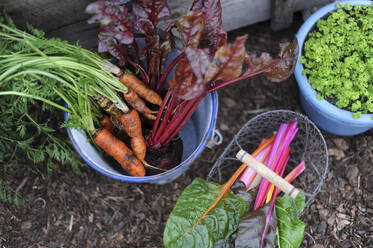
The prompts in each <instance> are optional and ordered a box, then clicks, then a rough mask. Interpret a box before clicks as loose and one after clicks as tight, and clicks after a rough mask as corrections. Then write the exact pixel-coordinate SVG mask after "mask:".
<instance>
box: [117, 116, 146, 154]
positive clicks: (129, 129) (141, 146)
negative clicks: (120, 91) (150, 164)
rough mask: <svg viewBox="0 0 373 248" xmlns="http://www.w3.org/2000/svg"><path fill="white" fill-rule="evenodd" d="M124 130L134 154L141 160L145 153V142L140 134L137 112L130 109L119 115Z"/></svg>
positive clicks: (139, 121)
mask: <svg viewBox="0 0 373 248" xmlns="http://www.w3.org/2000/svg"><path fill="white" fill-rule="evenodd" d="M120 122H121V123H122V125H123V127H124V130H125V131H126V133H127V134H128V136H130V137H131V147H132V150H133V152H134V153H135V154H136V156H137V157H138V158H139V159H140V160H143V159H144V158H145V155H146V142H145V139H144V136H143V135H142V129H141V120H140V116H139V114H138V112H137V111H136V110H135V109H132V110H131V111H130V112H128V113H125V114H122V115H121V116H120Z"/></svg>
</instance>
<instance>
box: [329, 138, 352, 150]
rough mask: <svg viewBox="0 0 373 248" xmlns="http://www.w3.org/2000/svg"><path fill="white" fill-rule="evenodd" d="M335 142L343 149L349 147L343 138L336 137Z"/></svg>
mask: <svg viewBox="0 0 373 248" xmlns="http://www.w3.org/2000/svg"><path fill="white" fill-rule="evenodd" d="M333 142H334V144H335V145H336V146H337V147H338V148H339V149H342V150H343V151H346V150H348V148H349V145H348V142H347V141H346V140H345V139H343V138H335V139H333Z"/></svg>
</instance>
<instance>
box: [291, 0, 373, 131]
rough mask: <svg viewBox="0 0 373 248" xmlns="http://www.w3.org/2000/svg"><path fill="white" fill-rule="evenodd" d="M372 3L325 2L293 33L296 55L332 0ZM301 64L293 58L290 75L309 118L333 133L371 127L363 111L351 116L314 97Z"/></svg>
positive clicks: (333, 7) (330, 7)
mask: <svg viewBox="0 0 373 248" xmlns="http://www.w3.org/2000/svg"><path fill="white" fill-rule="evenodd" d="M337 3H341V4H343V5H344V4H346V3H350V4H351V5H369V6H370V5H372V2H371V1H337V2H334V3H331V4H329V5H326V6H325V7H323V8H321V9H319V10H318V11H316V12H315V13H314V14H313V15H311V16H310V17H309V18H308V19H307V21H306V22H305V23H304V24H303V25H302V26H301V28H300V29H299V31H298V33H297V39H298V43H299V58H300V56H301V53H302V49H303V43H304V41H305V40H306V38H307V34H308V33H309V32H310V30H311V29H312V28H313V26H314V25H315V24H316V22H317V21H318V20H319V19H321V18H323V17H324V16H326V15H327V14H328V13H330V12H332V11H335V10H337V7H336V4H337ZM303 69H304V68H303V65H302V64H301V63H300V62H299V60H298V62H297V65H296V67H295V71H294V75H295V78H296V80H297V82H298V86H299V89H300V97H301V104H302V106H303V109H304V110H305V112H306V113H307V115H308V116H309V117H310V118H311V120H312V121H313V122H314V123H315V124H316V125H317V126H319V127H320V128H321V129H323V130H325V131H327V132H329V133H332V134H336V135H341V136H350V135H356V134H360V133H363V132H365V131H367V130H369V129H371V128H372V127H373V119H372V116H373V115H372V114H363V116H362V117H361V118H358V119H354V118H353V117H352V114H353V113H352V112H350V111H346V110H342V109H340V108H338V107H336V106H335V105H333V104H331V103H329V102H328V101H326V100H318V99H317V97H316V91H315V90H314V89H313V88H312V87H311V84H310V83H309V82H308V80H307V77H306V76H305V75H302V71H303Z"/></svg>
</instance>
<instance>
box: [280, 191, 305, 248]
mask: <svg viewBox="0 0 373 248" xmlns="http://www.w3.org/2000/svg"><path fill="white" fill-rule="evenodd" d="M295 204H296V208H297V209H295V208H294V204H293V200H292V199H291V198H290V197H289V196H288V195H284V196H283V197H280V198H277V200H276V214H277V218H278V230H277V237H276V244H277V245H278V246H279V247H281V248H298V247H300V245H301V244H302V240H303V235H304V229H305V227H306V224H305V223H304V222H302V221H301V220H299V219H298V217H297V214H299V213H301V212H302V211H303V209H304V206H305V204H306V200H305V196H304V194H299V195H298V196H297V198H295Z"/></svg>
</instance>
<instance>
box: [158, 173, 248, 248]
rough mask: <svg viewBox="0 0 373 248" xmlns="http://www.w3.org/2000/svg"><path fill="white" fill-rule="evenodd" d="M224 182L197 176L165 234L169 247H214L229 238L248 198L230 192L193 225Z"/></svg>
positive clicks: (180, 198)
mask: <svg viewBox="0 0 373 248" xmlns="http://www.w3.org/2000/svg"><path fill="white" fill-rule="evenodd" d="M221 188H222V186H221V185H219V184H216V183H212V182H207V181H205V180H203V179H200V178H196V179H195V180H194V181H193V182H192V183H191V184H190V185H189V186H188V187H187V188H186V189H185V190H184V191H183V193H182V194H181V196H180V197H179V199H178V200H177V202H176V206H175V208H174V209H173V210H172V212H171V214H170V216H169V218H168V220H167V224H166V228H165V231H164V235H163V243H164V246H165V247H166V248H168V247H206V248H208V247H214V244H216V243H219V242H221V241H225V240H229V239H230V237H231V235H232V234H233V233H234V232H235V231H236V229H237V226H238V222H239V218H240V216H241V215H242V214H243V213H244V211H245V209H246V205H245V201H244V200H243V199H242V198H240V197H237V196H235V195H233V194H231V193H227V194H226V195H225V198H224V200H221V201H220V202H219V203H218V204H217V205H216V207H215V208H214V209H213V210H212V211H211V212H209V213H208V214H207V216H206V217H205V218H204V219H203V220H202V221H201V222H200V223H199V224H198V225H197V226H196V227H195V228H193V229H192V226H193V225H194V224H195V223H196V221H197V220H198V219H199V218H200V217H201V215H202V214H203V213H204V212H205V210H206V209H208V208H209V207H210V206H211V205H212V204H213V203H214V201H215V199H216V198H217V197H218V196H219V195H220V192H219V191H220V190H221Z"/></svg>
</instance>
